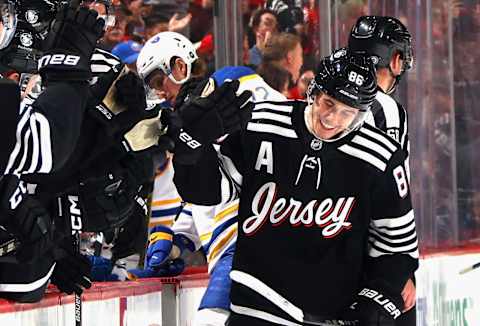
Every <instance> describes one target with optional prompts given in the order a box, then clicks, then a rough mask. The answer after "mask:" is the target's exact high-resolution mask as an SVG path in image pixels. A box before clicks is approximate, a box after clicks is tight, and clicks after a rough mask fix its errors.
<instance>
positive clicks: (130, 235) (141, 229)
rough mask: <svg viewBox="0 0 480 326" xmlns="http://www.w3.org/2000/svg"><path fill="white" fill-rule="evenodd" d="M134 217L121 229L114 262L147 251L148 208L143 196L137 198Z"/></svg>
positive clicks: (113, 258) (118, 234)
mask: <svg viewBox="0 0 480 326" xmlns="http://www.w3.org/2000/svg"><path fill="white" fill-rule="evenodd" d="M136 203H137V204H136V205H135V209H134V211H133V213H132V215H131V216H130V217H129V218H128V220H127V222H126V223H125V225H123V226H122V227H120V228H119V230H118V233H117V234H116V237H115V239H114V240H113V241H114V245H113V247H112V261H116V260H118V259H122V258H125V257H128V256H130V255H133V254H136V253H141V252H144V251H145V248H146V243H147V237H148V207H147V199H146V198H145V197H143V196H138V197H137V198H136Z"/></svg>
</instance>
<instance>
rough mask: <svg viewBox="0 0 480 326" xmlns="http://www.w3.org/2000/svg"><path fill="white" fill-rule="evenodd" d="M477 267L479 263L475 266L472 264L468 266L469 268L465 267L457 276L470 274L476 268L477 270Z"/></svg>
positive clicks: (479, 265)
mask: <svg viewBox="0 0 480 326" xmlns="http://www.w3.org/2000/svg"><path fill="white" fill-rule="evenodd" d="M479 267H480V262H478V263H476V264H473V265H472V266H470V267H467V268H464V269H462V270H461V271H460V272H459V274H460V275H463V274H466V273H468V272H471V271H473V270H474V269H477V268H479Z"/></svg>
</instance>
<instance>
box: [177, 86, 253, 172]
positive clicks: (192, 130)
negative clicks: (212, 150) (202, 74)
mask: <svg viewBox="0 0 480 326" xmlns="http://www.w3.org/2000/svg"><path fill="white" fill-rule="evenodd" d="M212 83H213V80H212V81H211V83H210V84H208V85H207V86H206V88H205V89H213V87H214V86H213V85H212ZM238 86H239V82H238V80H234V81H231V82H226V83H224V84H223V85H222V86H220V87H219V88H218V89H216V90H214V91H213V92H211V93H210V94H209V95H208V96H207V97H197V98H193V99H191V100H190V101H188V102H186V103H185V104H183V105H182V107H180V108H179V109H178V111H177V114H178V116H179V117H180V120H181V126H182V128H181V129H180V130H178V129H177V128H178V127H177V128H170V127H171V126H174V125H175V123H172V122H169V129H168V136H170V137H171V138H172V139H174V141H175V150H174V153H175V157H174V159H175V160H176V161H177V162H178V163H180V164H187V165H188V164H195V162H196V161H197V160H198V159H199V157H200V155H201V153H202V151H203V149H204V145H210V144H213V143H214V142H215V141H216V140H217V139H219V138H220V137H222V136H224V135H226V134H230V133H233V132H235V131H238V130H241V129H244V128H245V127H246V125H247V123H248V121H249V120H250V118H251V116H252V109H253V102H251V101H250V97H251V96H252V93H251V92H250V91H244V92H243V93H242V94H240V95H239V96H237V95H236V91H237V90H238ZM175 129H176V130H175Z"/></svg>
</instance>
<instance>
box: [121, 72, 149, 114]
mask: <svg viewBox="0 0 480 326" xmlns="http://www.w3.org/2000/svg"><path fill="white" fill-rule="evenodd" d="M115 88H116V92H115V100H116V101H117V102H118V103H119V104H120V105H123V106H125V107H126V109H127V110H129V111H135V112H139V113H143V112H145V109H146V108H147V101H146V95H145V88H144V87H143V81H142V80H141V79H140V78H139V77H138V76H137V75H136V74H135V73H134V72H131V71H130V72H128V73H127V74H125V75H123V76H121V77H120V78H119V79H118V80H117V81H116V82H115Z"/></svg>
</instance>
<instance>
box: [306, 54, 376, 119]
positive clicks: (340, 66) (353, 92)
mask: <svg viewBox="0 0 480 326" xmlns="http://www.w3.org/2000/svg"><path fill="white" fill-rule="evenodd" d="M319 92H323V93H325V94H327V95H329V96H331V97H333V98H334V99H336V100H338V101H340V102H342V103H344V104H346V105H348V106H351V107H353V108H357V109H359V110H360V111H368V110H369V109H370V106H371V105H372V103H373V100H374V99H375V95H376V94H377V79H376V73H375V66H374V63H373V61H372V60H371V58H370V57H367V56H364V55H360V54H356V53H352V52H351V51H348V50H347V49H346V48H341V49H338V50H335V51H334V52H333V53H332V54H331V55H330V56H329V57H325V58H323V60H322V61H320V64H319V65H318V68H317V70H316V73H315V78H314V79H313V80H312V82H311V83H310V85H309V87H308V90H307V96H308V99H309V102H313V100H314V97H315V96H316V95H317V94H318V93H319Z"/></svg>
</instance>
